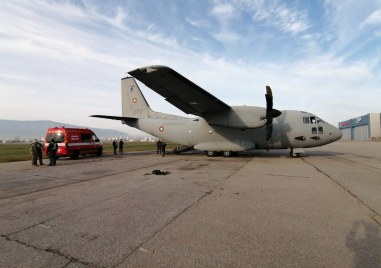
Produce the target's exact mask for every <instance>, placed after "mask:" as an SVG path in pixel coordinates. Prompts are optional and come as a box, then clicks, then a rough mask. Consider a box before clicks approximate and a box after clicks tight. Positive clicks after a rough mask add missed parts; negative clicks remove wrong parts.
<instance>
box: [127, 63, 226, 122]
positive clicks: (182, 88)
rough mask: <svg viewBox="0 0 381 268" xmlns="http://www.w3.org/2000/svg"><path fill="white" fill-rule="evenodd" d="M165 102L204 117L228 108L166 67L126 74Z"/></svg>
mask: <svg viewBox="0 0 381 268" xmlns="http://www.w3.org/2000/svg"><path fill="white" fill-rule="evenodd" d="M128 73H129V74H130V75H132V76H133V77H135V78H136V79H138V80H139V81H140V82H142V83H144V84H145V85H146V86H147V87H149V88H151V89H152V90H154V91H155V92H157V93H159V94H160V95H161V96H163V97H164V98H165V99H166V101H168V102H170V103H171V104H172V105H174V106H176V107H177V108H179V109H180V110H181V111H183V112H185V113H187V114H194V115H197V116H201V117H204V116H206V115H208V114H213V113H218V112H223V111H228V110H230V106H229V105H227V104H225V103H224V102H222V101H221V100H219V99H217V98H216V97H214V96H213V95H212V94H210V93H209V92H207V91H205V90H204V89H202V88H201V87H199V86H197V85H196V84H194V83H193V82H191V81H189V80H188V79H186V78H185V77H184V76H182V75H180V74H179V73H177V72H176V71H174V70H172V69H171V68H169V67H166V66H160V65H155V66H147V67H142V68H139V69H136V70H133V71H130V72H128Z"/></svg>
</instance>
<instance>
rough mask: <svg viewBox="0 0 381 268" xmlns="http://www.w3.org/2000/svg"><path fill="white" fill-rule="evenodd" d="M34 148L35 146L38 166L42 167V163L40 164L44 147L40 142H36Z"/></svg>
mask: <svg viewBox="0 0 381 268" xmlns="http://www.w3.org/2000/svg"><path fill="white" fill-rule="evenodd" d="M36 141H37V140H36ZM36 146H37V157H38V160H39V162H40V165H44V163H43V162H42V150H43V148H44V145H42V144H41V143H40V142H38V141H37V144H36Z"/></svg>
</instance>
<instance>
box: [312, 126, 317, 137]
mask: <svg viewBox="0 0 381 268" xmlns="http://www.w3.org/2000/svg"><path fill="white" fill-rule="evenodd" d="M312 134H313V135H316V134H317V130H316V127H313V128H312Z"/></svg>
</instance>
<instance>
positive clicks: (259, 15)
mask: <svg viewBox="0 0 381 268" xmlns="http://www.w3.org/2000/svg"><path fill="white" fill-rule="evenodd" d="M235 3H237V4H238V5H239V6H241V9H242V10H243V11H245V12H250V13H251V14H252V18H253V20H254V21H260V22H263V23H265V24H266V25H268V26H271V27H275V28H276V29H278V30H279V31H282V32H284V33H291V34H298V33H300V32H303V31H305V30H306V29H308V28H309V27H310V25H309V22H308V15H307V11H305V10H300V9H298V8H297V7H290V6H287V5H286V4H284V3H283V2H281V1H278V0H270V1H260V0H254V1H250V0H235Z"/></svg>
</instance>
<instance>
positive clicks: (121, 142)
mask: <svg viewBox="0 0 381 268" xmlns="http://www.w3.org/2000/svg"><path fill="white" fill-rule="evenodd" d="M123 145H124V142H123V139H120V141H119V154H121V155H123Z"/></svg>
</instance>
